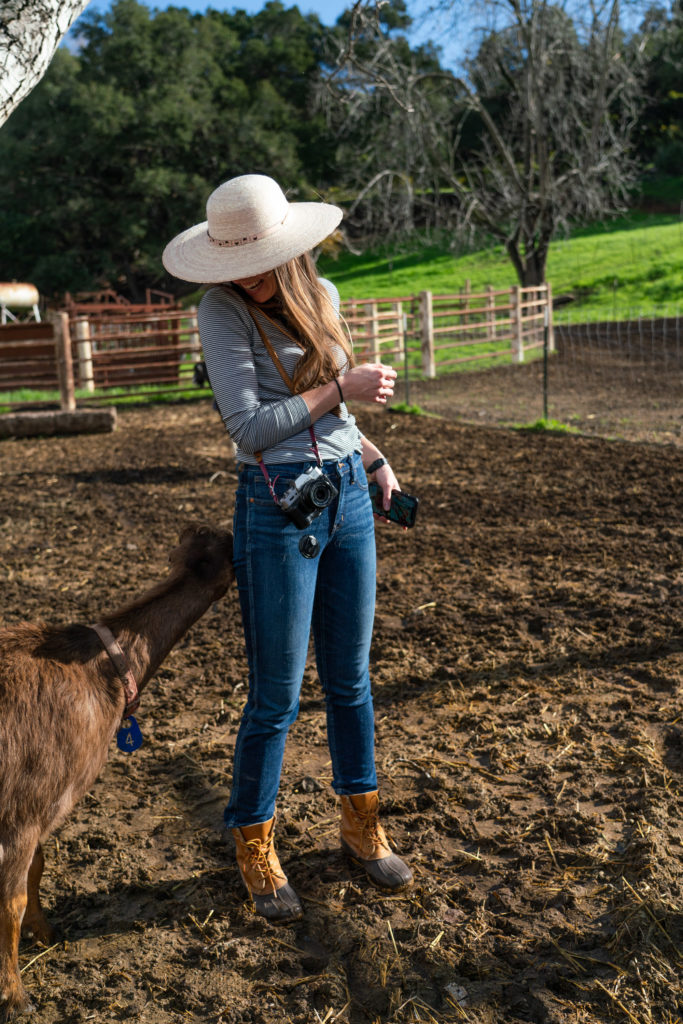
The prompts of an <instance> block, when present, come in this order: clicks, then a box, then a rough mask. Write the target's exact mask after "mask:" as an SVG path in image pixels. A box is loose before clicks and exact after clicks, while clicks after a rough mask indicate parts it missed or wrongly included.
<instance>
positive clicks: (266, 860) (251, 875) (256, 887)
mask: <svg viewBox="0 0 683 1024" xmlns="http://www.w3.org/2000/svg"><path fill="white" fill-rule="evenodd" d="M274 824H275V819H274V818H271V819H270V821H263V822H260V823H259V824H258V825H245V826H244V827H243V828H234V829H232V834H233V836H234V838H235V847H236V852H237V866H238V867H239V869H240V874H241V875H242V880H243V882H244V884H245V885H246V887H247V889H248V890H249V892H250V893H252V895H254V896H266V895H268V894H269V893H273V892H277V890H278V889H281V888H282V887H283V886H285V885H287V876H286V875H285V873H284V871H283V870H282V867H281V865H280V861H279V860H278V856H277V854H276V852H275V846H274V845H273V828H274Z"/></svg>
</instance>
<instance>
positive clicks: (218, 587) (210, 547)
mask: <svg viewBox="0 0 683 1024" xmlns="http://www.w3.org/2000/svg"><path fill="white" fill-rule="evenodd" d="M168 560H169V562H170V563H171V567H172V573H174V574H175V573H176V572H183V571H185V572H191V573H193V575H195V576H196V577H197V579H198V580H199V581H200V582H201V583H202V585H203V586H206V587H207V588H212V589H213V594H212V600H214V601H217V600H218V599H219V598H220V597H222V596H223V594H225V592H226V590H227V589H228V587H229V586H230V584H231V583H232V581H233V579H234V578H235V572H234V570H233V567H232V533H231V532H230V531H229V530H219V529H215V528H214V527H212V526H208V525H206V524H204V523H188V524H187V526H185V527H184V529H183V531H182V533H181V534H180V542H179V544H178V547H177V548H174V550H173V551H172V552H171V554H170V555H169V559H168Z"/></svg>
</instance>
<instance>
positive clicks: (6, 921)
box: [0, 886, 34, 1021]
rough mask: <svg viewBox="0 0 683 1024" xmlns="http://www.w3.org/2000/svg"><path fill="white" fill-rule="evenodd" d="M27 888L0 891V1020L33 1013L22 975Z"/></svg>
mask: <svg viewBox="0 0 683 1024" xmlns="http://www.w3.org/2000/svg"><path fill="white" fill-rule="evenodd" d="M25 909H26V888H25V886H24V888H23V889H22V891H20V892H17V893H14V894H13V895H11V896H8V894H7V893H5V892H1V891H0V1021H9V1020H13V1019H14V1018H15V1017H16V1016H18V1015H19V1014H21V1013H29V1012H30V1011H31V1010H33V1008H34V1007H33V1004H32V1003H31V1002H30V1001H29V999H28V996H27V995H26V990H25V988H24V986H23V984H22V981H21V975H20V974H19V935H20V932H21V920H22V918H23V916H24V910H25Z"/></svg>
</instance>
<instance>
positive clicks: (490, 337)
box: [342, 284, 554, 378]
mask: <svg viewBox="0 0 683 1024" xmlns="http://www.w3.org/2000/svg"><path fill="white" fill-rule="evenodd" d="M342 315H343V317H344V319H345V320H346V323H347V325H348V328H349V331H350V334H351V337H352V339H353V342H354V350H355V352H356V355H357V357H358V358H359V359H361V360H370V361H378V360H381V361H382V362H387V363H398V362H404V363H405V365H406V368H407V370H408V372H412V373H416V374H419V375H420V376H422V377H430V378H431V377H435V376H436V375H437V373H438V372H441V371H443V370H449V369H453V368H455V367H458V366H463V365H464V364H466V363H481V362H483V363H484V364H485V363H486V360H489V359H498V360H500V359H502V358H507V359H510V360H511V361H512V362H516V363H521V362H524V359H525V355H526V353H528V352H531V351H533V350H534V349H542V348H543V345H544V343H545V342H546V341H547V344H548V348H549V351H551V352H552V351H554V338H553V326H552V293H551V289H550V285H549V284H543V285H539V286H537V287H534V288H520V287H513V288H507V289H501V290H495V289H493V288H491V287H489V288H487V289H486V290H485V291H483V292H472V291H471V290H470V289H469V288H466V290H465V291H464V292H462V293H460V294H458V295H434V294H433V293H432V292H428V291H425V292H421V293H420V294H419V295H417V296H407V297H405V296H404V297H401V298H396V299H386V300H385V299H349V300H347V301H345V302H342Z"/></svg>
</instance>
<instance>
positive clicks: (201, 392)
mask: <svg viewBox="0 0 683 1024" xmlns="http://www.w3.org/2000/svg"><path fill="white" fill-rule="evenodd" d="M75 396H76V399H77V400H78V401H80V402H81V403H84V404H86V405H87V404H88V402H92V403H93V405H95V404H96V405H107V402H108V401H109V400H111V403H112V404H113V405H119V406H120V405H135V404H136V403H140V402H145V403H147V402H150V403H152V402H154V403H164V402H169V403H170V402H194V401H196V400H197V399H200V398H209V397H210V396H211V392H210V391H209V389H208V388H199V387H196V386H195V385H192V386H188V387H182V386H181V387H177V388H175V389H171V390H169V386H168V385H164V384H145V385H143V386H141V387H139V388H107V390H102V389H98V390H97V392H95V395H93V392H92V391H85V390H84V389H83V388H76V391H75ZM10 403H12V404H10ZM59 404H60V394H59V391H35V390H32V389H30V388H20V389H18V390H17V391H3V392H0V414H3V413H11V412H19V411H21V409H17V408H14V407H13V406H17V405H20V406H21V408H23V409H24V410H25V409H26V407H27V406H35V407H38V406H40V407H41V408H50V407H51V406H55V407H59Z"/></svg>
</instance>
